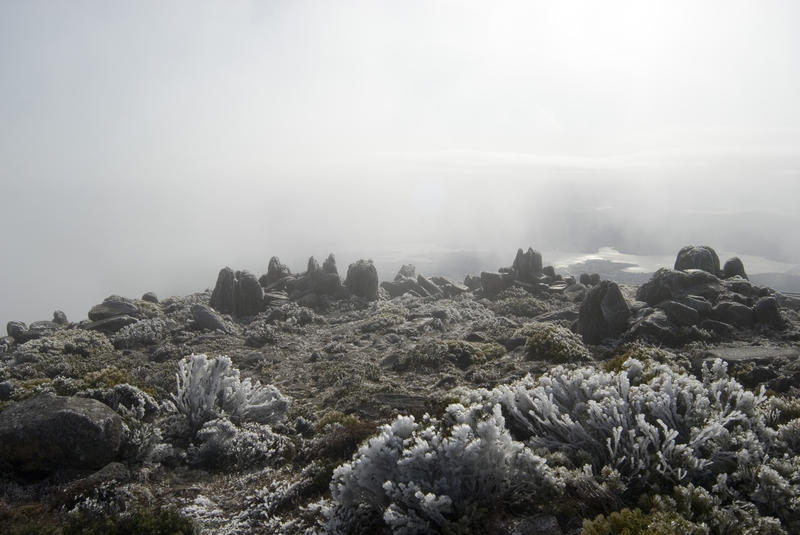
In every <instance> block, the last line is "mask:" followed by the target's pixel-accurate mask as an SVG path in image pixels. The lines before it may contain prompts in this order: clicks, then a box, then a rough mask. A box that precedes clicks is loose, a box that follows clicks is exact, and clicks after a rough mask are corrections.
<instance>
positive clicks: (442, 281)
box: [431, 277, 469, 297]
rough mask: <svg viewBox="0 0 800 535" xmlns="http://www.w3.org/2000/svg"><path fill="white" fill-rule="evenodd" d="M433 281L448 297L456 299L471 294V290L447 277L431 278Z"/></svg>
mask: <svg viewBox="0 0 800 535" xmlns="http://www.w3.org/2000/svg"><path fill="white" fill-rule="evenodd" d="M431 281H432V282H433V283H434V284H436V286H438V287H439V288H441V289H442V291H443V292H444V295H446V296H447V297H455V296H457V295H461V294H465V293H467V292H469V288H467V287H466V286H464V285H463V284H460V283H458V282H456V281H454V280H451V279H448V278H447V277H431Z"/></svg>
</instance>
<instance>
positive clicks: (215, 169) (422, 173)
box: [0, 0, 800, 325]
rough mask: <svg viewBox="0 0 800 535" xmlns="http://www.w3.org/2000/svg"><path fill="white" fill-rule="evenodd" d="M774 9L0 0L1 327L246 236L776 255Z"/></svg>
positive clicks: (196, 266)
mask: <svg viewBox="0 0 800 535" xmlns="http://www.w3.org/2000/svg"><path fill="white" fill-rule="evenodd" d="M798 20H800V4H798V3H797V2H794V1H791V0H787V1H783V2H782V1H761V2H751V1H729V0H728V1H722V0H720V1H708V2H703V3H698V2H691V1H670V2H642V1H635V0H631V1H628V2H619V1H617V2H615V1H612V2H602V3H600V2H590V1H586V2H535V1H525V2H495V3H486V2H461V1H458V2H456V1H425V2H414V1H408V2H379V1H365V2H350V1H342V2H306V1H295V0H293V1H285V2H278V1H276V2H160V1H153V2H144V1H142V2H101V1H92V2H80V1H74V2H51V1H41V2H40V1H30V0H25V1H22V0H19V1H17V0H9V1H5V2H2V3H0V73H2V74H1V75H0V126H1V127H0V224H1V225H2V226H1V227H0V228H2V231H3V248H2V264H1V267H0V275H2V278H1V279H0V280H2V282H0V323H1V324H2V325H4V324H5V322H7V321H9V320H22V321H28V322H29V321H32V320H36V319H49V318H50V317H51V315H52V311H53V310H54V309H62V310H64V311H65V312H67V315H68V316H69V318H70V319H71V320H72V321H78V320H80V319H83V318H85V317H86V312H87V311H88V309H89V308H90V307H91V305H92V304H95V303H98V302H100V301H101V300H102V299H103V298H104V297H105V296H107V295H109V294H112V293H117V294H122V295H127V296H131V297H138V296H139V295H141V294H142V293H143V292H145V291H149V290H152V291H155V292H156V293H158V294H159V296H160V297H167V296H169V295H182V294H186V293H189V292H192V291H197V290H202V289H204V288H207V287H209V286H212V285H213V283H214V281H215V279H216V274H217V271H218V270H219V269H220V268H221V267H223V266H226V265H228V266H231V267H233V268H235V269H249V270H251V271H253V272H255V273H256V274H257V275H258V274H261V273H263V272H264V271H265V270H266V264H267V260H268V259H269V257H270V256H272V255H278V256H280V257H281V259H282V260H284V261H285V262H287V263H288V264H289V266H290V267H291V268H292V269H293V270H295V271H297V270H302V269H304V266H305V262H306V260H307V258H308V257H309V256H310V255H315V256H316V257H317V258H318V259H320V260H322V259H323V258H324V257H325V256H326V255H327V254H328V253H329V252H334V253H336V255H337V259H338V263H339V270H340V273H344V272H345V271H346V268H347V264H348V263H349V262H351V261H353V260H355V259H357V258H361V257H364V258H373V259H374V260H375V261H376V264H377V266H378V269H379V272H380V274H381V276H382V277H388V276H390V275H391V273H393V272H394V270H396V269H397V267H399V265H400V264H401V263H403V262H408V261H414V262H417V263H418V264H420V265H421V266H424V267H425V268H426V269H442V270H446V271H448V272H449V274H451V275H454V276H458V275H463V274H466V273H469V272H477V271H479V270H480V269H485V268H496V267H498V266H499V265H501V264H509V263H510V262H511V260H512V259H513V255H514V252H515V251H516V249H517V247H528V246H533V247H535V248H538V249H539V250H541V251H543V252H544V254H545V262H547V260H548V254H551V255H552V256H553V257H555V256H557V255H558V254H562V253H591V252H593V251H596V250H597V249H599V248H601V247H606V246H610V247H614V248H616V249H617V250H619V251H622V252H625V253H629V254H634V255H673V254H674V253H675V252H676V251H677V250H678V249H679V248H680V247H681V246H682V245H686V244H692V243H694V244H701V243H702V244H709V245H712V246H714V247H716V248H718V249H720V250H721V251H729V252H731V253H735V254H741V255H752V256H757V257H764V258H765V259H769V260H771V261H775V262H779V263H781V265H783V266H784V267H786V269H792V266H797V265H798V264H800V248H799V247H798V246H799V245H800V238H798V237H797V236H798V230H797V229H798V228H800V210H798V199H800V99H798V98H797V95H800V33H798V32H797V28H796V26H797V24H796V23H797V21H798ZM454 262H455V264H454ZM498 262H500V263H499V264H498Z"/></svg>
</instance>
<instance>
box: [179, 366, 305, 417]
mask: <svg viewBox="0 0 800 535" xmlns="http://www.w3.org/2000/svg"><path fill="white" fill-rule="evenodd" d="M176 377H177V392H176V393H175V394H173V396H172V398H173V401H174V403H175V407H176V408H177V410H178V411H179V412H180V413H181V414H183V415H184V416H185V417H186V419H187V420H188V423H189V427H190V428H191V430H192V432H193V433H194V432H197V431H198V430H199V429H200V428H201V427H202V426H203V424H205V423H206V422H208V421H211V420H215V419H217V418H228V419H230V420H231V421H232V422H234V423H237V424H238V423H242V422H256V423H261V424H268V425H271V424H275V423H278V422H280V421H281V420H283V419H284V418H285V417H286V413H287V412H288V410H289V400H288V399H287V398H285V397H284V396H283V394H281V393H280V392H279V391H278V389H277V388H275V387H274V386H272V385H262V384H261V383H260V382H259V381H255V382H253V381H251V380H250V379H249V378H248V379H245V380H241V379H240V377H239V370H237V369H236V368H234V367H233V366H232V364H231V360H230V359H229V358H228V357H224V356H221V357H217V358H211V359H209V358H208V357H206V355H203V354H200V355H190V356H188V357H186V358H185V359H183V360H181V361H180V363H179V364H178V373H177V374H176Z"/></svg>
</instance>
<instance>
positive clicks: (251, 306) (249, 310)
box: [233, 271, 264, 318]
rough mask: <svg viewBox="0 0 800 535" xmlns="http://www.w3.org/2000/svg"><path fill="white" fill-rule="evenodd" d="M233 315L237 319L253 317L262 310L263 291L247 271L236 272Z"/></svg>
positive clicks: (256, 280) (253, 276)
mask: <svg viewBox="0 0 800 535" xmlns="http://www.w3.org/2000/svg"><path fill="white" fill-rule="evenodd" d="M233 304H234V309H233V313H234V315H235V316H237V317H240V318H241V317H246V316H255V315H256V314H258V313H259V312H261V311H263V310H264V290H262V289H261V285H260V284H259V283H258V279H256V277H255V275H253V274H252V273H250V272H249V271H237V272H236V285H235V287H234V292H233Z"/></svg>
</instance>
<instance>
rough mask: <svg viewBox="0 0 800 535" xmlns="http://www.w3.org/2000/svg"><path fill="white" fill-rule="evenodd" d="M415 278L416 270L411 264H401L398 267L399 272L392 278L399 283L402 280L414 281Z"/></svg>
mask: <svg viewBox="0 0 800 535" xmlns="http://www.w3.org/2000/svg"><path fill="white" fill-rule="evenodd" d="M416 277H417V268H416V267H414V265H413V264H403V265H402V266H400V270H399V271H398V272H397V275H395V276H394V280H395V281H400V280H403V279H414V278H416Z"/></svg>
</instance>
